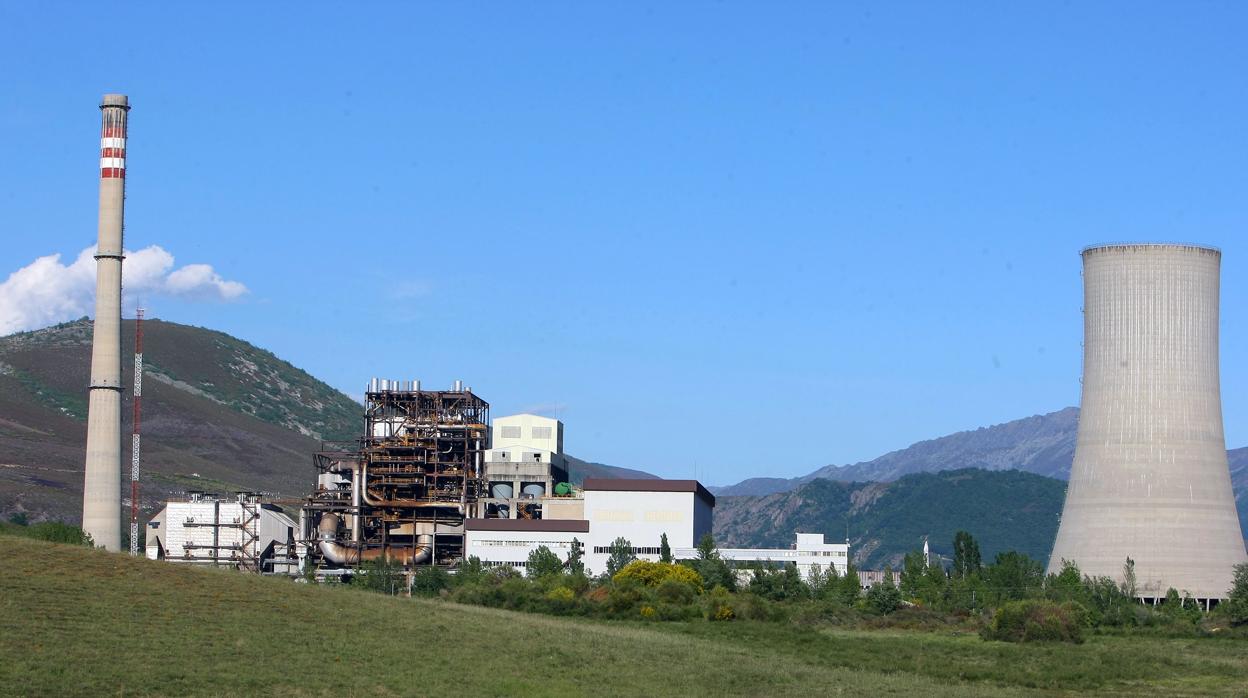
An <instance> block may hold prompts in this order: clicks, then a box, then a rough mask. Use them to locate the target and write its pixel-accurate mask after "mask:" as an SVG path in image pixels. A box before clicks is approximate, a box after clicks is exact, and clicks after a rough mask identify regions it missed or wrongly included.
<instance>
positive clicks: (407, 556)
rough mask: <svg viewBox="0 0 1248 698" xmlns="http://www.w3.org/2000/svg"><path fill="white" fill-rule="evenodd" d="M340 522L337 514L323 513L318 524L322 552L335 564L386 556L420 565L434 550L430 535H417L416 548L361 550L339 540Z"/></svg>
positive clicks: (391, 546) (426, 560)
mask: <svg viewBox="0 0 1248 698" xmlns="http://www.w3.org/2000/svg"><path fill="white" fill-rule="evenodd" d="M340 522H341V519H340V518H339V517H338V515H337V514H330V513H326V514H322V515H321V523H320V525H319V526H317V532H318V533H319V534H320V535H319V538H320V548H321V554H322V555H324V556H325V559H326V560H329V561H330V562H333V563H335V564H339V565H354V564H357V563H359V562H361V561H366V560H376V559H378V558H383V557H384V558H388V559H389V560H391V561H393V562H397V563H399V564H403V565H419V564H422V563H425V562H428V561H429V558H430V554H431V553H432V551H433V537H432V536H429V535H421V536H417V538H416V540H417V541H418V542H419V545H417V546H416V547H415V548H411V547H403V546H397V545H387V546H383V547H380V548H365V549H364V550H360V549H359V548H357V547H355V546H350V545H343V544H342V543H339V542H338V524H339V523H340Z"/></svg>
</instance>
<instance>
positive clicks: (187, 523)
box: [147, 492, 298, 573]
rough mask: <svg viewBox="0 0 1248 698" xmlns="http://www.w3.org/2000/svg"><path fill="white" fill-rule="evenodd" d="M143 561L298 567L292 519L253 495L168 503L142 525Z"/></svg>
mask: <svg viewBox="0 0 1248 698" xmlns="http://www.w3.org/2000/svg"><path fill="white" fill-rule="evenodd" d="M147 527H148V528H147V557H148V558H150V559H152V560H168V561H169V562H179V563H187V564H196V565H212V566H217V567H233V568H238V569H246V570H252V571H257V572H289V573H293V572H295V571H296V570H297V568H298V560H297V559H296V557H295V531H296V530H298V527H297V525H296V524H295V522H294V520H293V519H291V518H290V517H289V516H287V515H286V514H284V513H282V511H281V510H280V509H278V508H277V507H276V506H274V505H272V504H268V503H265V502H262V501H261V500H260V498H259V497H258V496H256V495H253V494H239V495H238V496H237V497H236V498H234V499H222V498H218V497H215V496H212V495H205V494H201V493H196V492H193V493H191V494H190V496H189V497H188V498H187V499H185V500H170V501H169V502H167V503H166V504H165V508H164V509H161V510H160V511H159V512H157V513H156V515H155V516H153V517H152V518H151V520H150V521H149V522H148V524H147Z"/></svg>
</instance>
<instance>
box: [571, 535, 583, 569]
mask: <svg viewBox="0 0 1248 698" xmlns="http://www.w3.org/2000/svg"><path fill="white" fill-rule="evenodd" d="M584 556H585V546H583V545H582V544H581V541H580V540H578V539H576V538H573V539H572V549H571V550H569V551H568V562H567V567H568V574H570V575H572V576H574V577H583V576H585V562H584V561H583V560H582V559H581V558H582V557H584Z"/></svg>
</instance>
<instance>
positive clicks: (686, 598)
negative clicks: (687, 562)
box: [654, 570, 697, 605]
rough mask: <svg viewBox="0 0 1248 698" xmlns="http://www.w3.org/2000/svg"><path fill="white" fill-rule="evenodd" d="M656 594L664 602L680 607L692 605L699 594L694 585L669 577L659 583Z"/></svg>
mask: <svg viewBox="0 0 1248 698" xmlns="http://www.w3.org/2000/svg"><path fill="white" fill-rule="evenodd" d="M691 571H692V570H691ZM654 593H655V595H656V596H658V597H659V599H661V600H662V601H666V602H667V603H672V604H678V605H688V604H691V603H693V600H694V598H695V597H696V596H697V592H696V591H695V590H694V588H693V586H692V585H690V584H687V583H685V582H682V581H680V580H678V579H676V578H675V577H668V578H667V579H664V580H663V581H661V582H659V585H658V586H657V587H655V590H654Z"/></svg>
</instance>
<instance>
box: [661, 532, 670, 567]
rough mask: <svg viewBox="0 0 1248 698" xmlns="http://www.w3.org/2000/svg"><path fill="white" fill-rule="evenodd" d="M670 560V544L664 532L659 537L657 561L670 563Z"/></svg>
mask: <svg viewBox="0 0 1248 698" xmlns="http://www.w3.org/2000/svg"><path fill="white" fill-rule="evenodd" d="M671 561H672V546H670V545H668V543H667V534H666V533H664V534H663V535H662V536H661V537H660V538H659V562H666V563H669V564H670V563H671Z"/></svg>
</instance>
